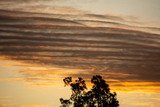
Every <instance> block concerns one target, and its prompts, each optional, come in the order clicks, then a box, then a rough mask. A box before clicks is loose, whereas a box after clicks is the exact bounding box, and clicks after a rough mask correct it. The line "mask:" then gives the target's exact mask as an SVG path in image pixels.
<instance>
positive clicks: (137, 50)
mask: <svg viewBox="0 0 160 107" xmlns="http://www.w3.org/2000/svg"><path fill="white" fill-rule="evenodd" d="M0 14H1V15H0V38H1V39H0V55H2V56H7V57H8V58H10V59H13V60H18V61H24V62H28V63H38V64H46V65H51V66H52V65H53V66H58V67H63V68H72V69H75V68H76V69H77V68H78V69H83V70H86V71H91V72H89V73H88V75H90V74H92V71H93V69H94V71H96V72H97V73H100V74H105V73H106V75H109V74H107V73H108V72H113V73H120V74H127V75H126V76H123V75H117V76H115V75H110V77H109V78H111V79H117V80H121V81H122V80H126V81H127V80H128V81H131V80H134V81H159V76H160V74H159V70H160V66H159V63H160V56H159V55H160V35H159V34H158V33H157V32H155V31H154V30H153V29H158V31H159V28H152V29H150V27H136V26H134V27H133V26H131V25H128V24H122V23H123V21H124V22H125V21H126V20H125V19H123V18H122V17H117V16H116V17H115V16H109V15H108V16H107V15H96V14H80V16H77V15H73V14H42V13H34V12H19V11H9V10H0ZM79 17H81V18H79ZM93 22H94V24H93ZM120 22H121V23H120ZM102 24H105V25H104V26H103V25H102ZM96 25H98V26H96ZM101 25H102V26H101ZM146 29H149V30H146ZM144 31H145V32H144ZM149 31H152V33H151V32H149ZM153 32H154V33H153ZM156 33H157V34H156ZM75 75H76V74H73V76H75ZM78 75H83V74H81V73H79V74H78ZM88 75H86V76H88Z"/></svg>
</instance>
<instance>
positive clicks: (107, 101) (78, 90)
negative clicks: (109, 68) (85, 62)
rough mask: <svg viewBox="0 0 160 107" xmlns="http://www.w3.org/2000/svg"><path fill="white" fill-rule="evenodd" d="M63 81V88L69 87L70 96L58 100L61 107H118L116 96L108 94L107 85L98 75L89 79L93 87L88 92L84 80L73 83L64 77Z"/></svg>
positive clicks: (70, 79)
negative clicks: (66, 98)
mask: <svg viewBox="0 0 160 107" xmlns="http://www.w3.org/2000/svg"><path fill="white" fill-rule="evenodd" d="M63 81H64V83H65V86H70V87H71V90H72V94H71V97H70V99H68V100H64V99H63V98H60V102H61V107H69V106H73V107H119V101H118V100H117V98H116V96H117V94H116V93H115V92H113V93H111V92H110V89H109V85H108V84H107V83H106V81H105V80H104V79H103V78H102V76H100V75H95V76H93V77H92V78H91V83H92V84H93V86H92V88H91V90H89V91H87V86H86V83H85V80H83V78H81V77H79V78H78V79H77V80H75V81H74V82H73V81H72V77H66V78H64V79H63Z"/></svg>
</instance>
